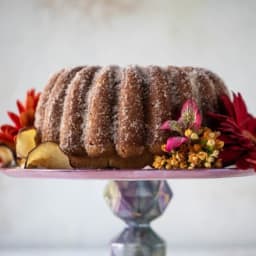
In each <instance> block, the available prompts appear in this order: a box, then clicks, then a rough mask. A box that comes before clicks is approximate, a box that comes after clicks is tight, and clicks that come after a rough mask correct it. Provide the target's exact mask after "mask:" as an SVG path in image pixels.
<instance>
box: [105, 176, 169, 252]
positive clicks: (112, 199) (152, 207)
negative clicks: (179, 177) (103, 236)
mask: <svg viewBox="0 0 256 256" xmlns="http://www.w3.org/2000/svg"><path fill="white" fill-rule="evenodd" d="M171 198H172V191H171V189H170V187H169V185H168V183H167V182H166V181H158V180H157V181H111V182H110V183H109V184H108V185H107V187H106V190H105V199H106V201H107V203H108V205H109V207H110V208H111V210H112V211H113V213H114V214H115V215H117V216H118V217H119V218H121V219H122V220H124V221H125V222H126V223H127V225H128V227H127V228H125V229H124V231H123V232H122V233H121V234H120V235H119V236H118V237H117V238H115V239H114V240H113V241H112V243H111V255H112V256H164V255H166V245H165V242H164V241H163V240H162V239H161V238H160V237H159V236H158V235H157V234H156V233H155V232H154V231H153V230H152V229H151V227H150V222H151V221H152V220H153V219H155V218H157V217H159V216H160V215H161V214H162V213H163V212H164V210H165V209H166V207H167V205H168V203H169V202H170V200H171Z"/></svg>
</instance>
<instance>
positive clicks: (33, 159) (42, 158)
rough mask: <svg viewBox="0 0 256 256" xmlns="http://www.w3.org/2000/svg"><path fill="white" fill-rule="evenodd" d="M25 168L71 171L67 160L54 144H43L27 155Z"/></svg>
mask: <svg viewBox="0 0 256 256" xmlns="http://www.w3.org/2000/svg"><path fill="white" fill-rule="evenodd" d="M25 168H46V169H72V167H71V165H70V162H69V158H68V156H67V155H65V154H64V152H63V151H62V150H61V149H60V147H59V146H58V145H57V144H56V143H54V142H44V143H42V144H40V145H38V146H37V147H36V148H34V149H33V150H32V151H31V152H30V153H29V154H28V158H27V161H26V164H25Z"/></svg>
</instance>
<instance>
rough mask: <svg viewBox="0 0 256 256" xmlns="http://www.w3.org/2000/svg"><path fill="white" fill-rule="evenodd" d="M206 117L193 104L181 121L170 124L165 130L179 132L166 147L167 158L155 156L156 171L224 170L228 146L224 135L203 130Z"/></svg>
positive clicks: (184, 109) (187, 106)
mask: <svg viewBox="0 0 256 256" xmlns="http://www.w3.org/2000/svg"><path fill="white" fill-rule="evenodd" d="M201 125H202V117H201V115H200V112H199V109H198V107H197V104H196V103H195V101H193V100H188V101H186V102H185V103H184V105H183V107H182V110H181V117H180V118H179V119H178V121H175V120H171V121H166V122H165V123H164V124H163V125H162V127H161V129H163V130H168V131H170V132H172V133H173V132H175V133H176V134H178V135H179V136H171V137H169V138H168V139H167V142H166V144H164V145H162V150H163V153H164V154H163V155H162V156H155V159H154V162H153V167H154V168H157V169H194V168H220V167H221V166H222V162H221V159H220V158H219V155H220V151H222V149H223V147H224V142H223V141H221V140H220V139H219V137H220V132H216V131H212V130H211V129H210V128H208V127H201Z"/></svg>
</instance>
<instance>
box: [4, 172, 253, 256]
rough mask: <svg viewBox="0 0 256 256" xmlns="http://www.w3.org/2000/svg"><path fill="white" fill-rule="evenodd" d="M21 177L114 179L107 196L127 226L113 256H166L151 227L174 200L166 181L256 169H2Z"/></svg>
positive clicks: (113, 247)
mask: <svg viewBox="0 0 256 256" xmlns="http://www.w3.org/2000/svg"><path fill="white" fill-rule="evenodd" d="M0 172H2V173H3V174H6V175H8V176H11V177H18V178H53V179H92V180H93V179H95V180H96V179H97V180H99V179H100V180H111V181H110V182H109V183H108V184H107V186H106V189H105V193H104V197H105V199H106V202H107V203H108V205H109V207H110V208H111V210H112V211H113V213H114V214H115V215H116V216H118V217H119V218H121V219H122V220H124V221H125V222H126V223H127V227H126V228H125V229H124V230H123V231H122V233H121V234H120V235H118V236H117V237H116V238H115V239H113V240H112V242H111V255H112V256H164V255H166V245H165V242H164V240H163V239H161V238H160V237H159V236H158V235H157V234H156V233H155V232H154V231H153V230H152V229H151V228H150V222H151V221H152V220H153V219H155V218H157V217H159V216H160V215H161V214H162V213H163V212H164V210H165V209H166V207H167V205H168V204H169V202H170V201H171V199H172V196H173V193H172V191H171V189H170V187H169V185H168V183H167V181H166V180H167V179H202V178H204V179H206V178H208V179H209V178H228V177H242V176H249V175H254V174H255V172H254V170H251V169H249V170H238V169H234V168H233V169H232V168H226V169H203V170H200V169H197V170H190V171H188V170H172V171H165V170H151V169H144V170H141V169H140V170H134V169H133V170H109V169H105V170H56V169H55V170H43V169H20V168H17V169H0Z"/></svg>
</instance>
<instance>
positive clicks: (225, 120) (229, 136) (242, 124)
mask: <svg viewBox="0 0 256 256" xmlns="http://www.w3.org/2000/svg"><path fill="white" fill-rule="evenodd" d="M221 103H222V105H223V111H224V112H223V114H216V113H210V114H209V115H210V116H211V117H212V118H213V119H214V120H215V121H216V129H217V130H219V131H220V132H221V140H223V141H224V143H225V147H224V150H223V151H222V152H221V154H220V158H221V159H222V161H223V164H224V165H226V166H227V165H232V164H236V166H237V167H238V168H241V169H248V168H254V169H255V170H256V118H255V117H253V116H252V115H251V114H250V113H249V112H248V110H247V106H246V104H245V101H244V99H243V98H242V96H241V94H240V93H238V94H235V93H233V101H232V100H231V99H230V98H229V97H228V96H227V95H223V96H222V97H221Z"/></svg>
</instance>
